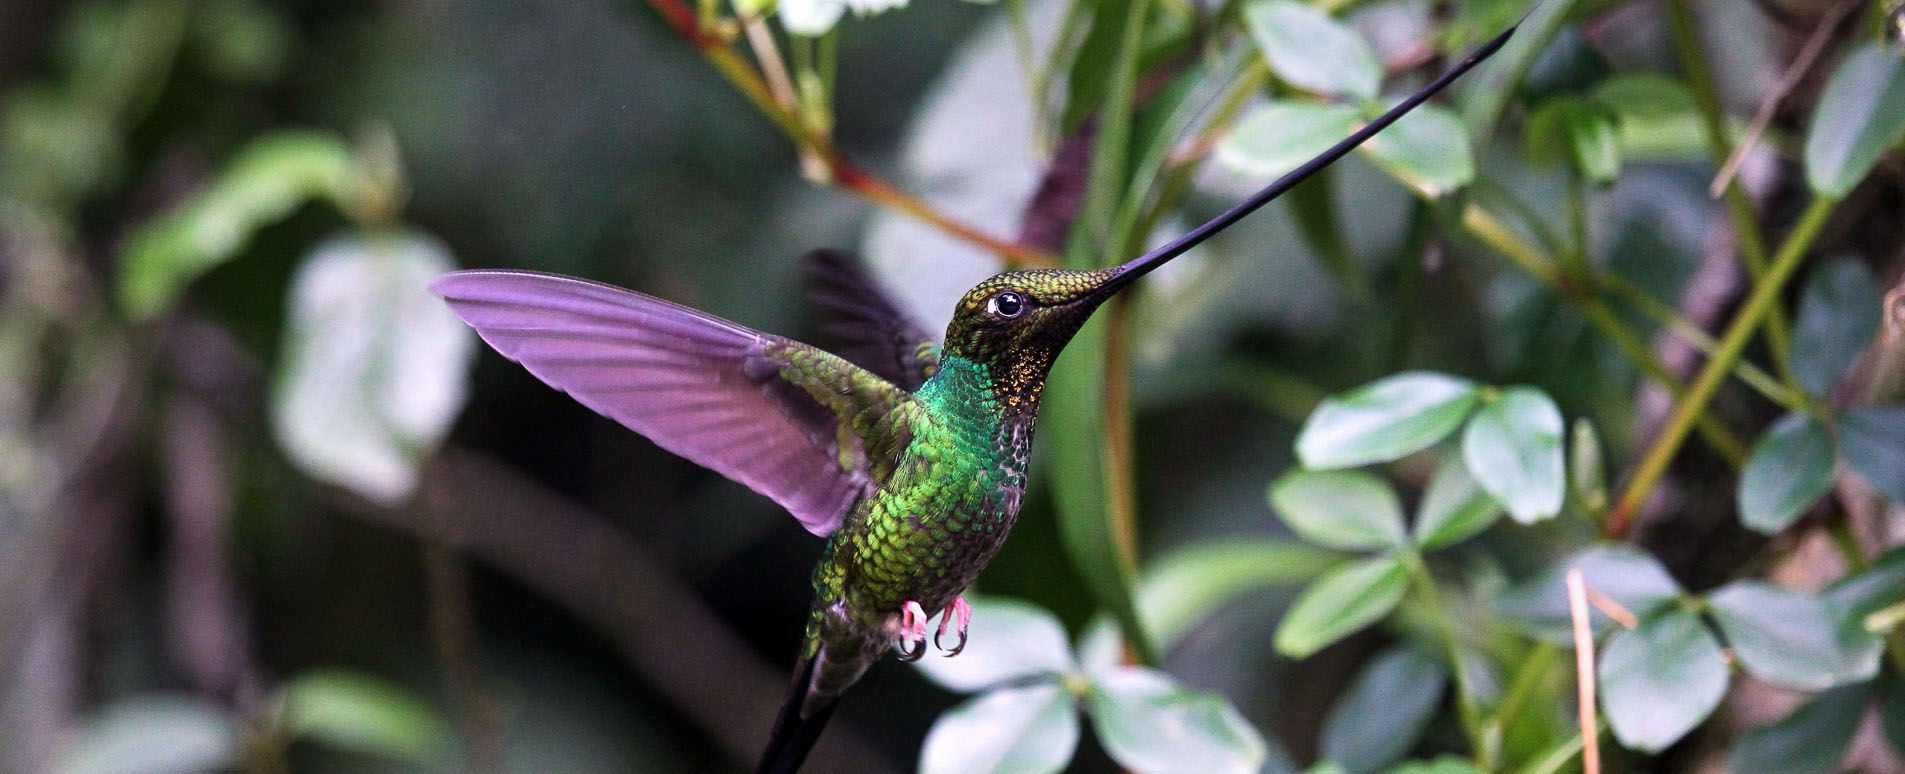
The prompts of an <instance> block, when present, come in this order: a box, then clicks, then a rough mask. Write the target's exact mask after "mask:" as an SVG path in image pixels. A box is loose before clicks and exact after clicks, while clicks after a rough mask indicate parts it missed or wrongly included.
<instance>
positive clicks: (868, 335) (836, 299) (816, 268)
mask: <svg viewBox="0 0 1905 774" xmlns="http://www.w3.org/2000/svg"><path fill="white" fill-rule="evenodd" d="M805 268H806V275H807V288H808V294H809V295H810V296H812V297H813V300H814V302H815V303H816V304H819V305H820V307H821V308H822V309H825V310H826V311H827V313H828V318H829V319H828V320H827V321H826V322H824V323H822V324H821V326H820V332H821V333H822V334H825V335H826V336H827V337H828V339H829V343H831V344H833V345H834V346H833V347H832V349H833V351H835V352H838V353H840V355H841V357H844V358H846V359H848V360H850V361H853V363H854V364H856V365H859V366H860V367H862V368H865V369H866V370H868V371H872V372H873V373H875V374H877V375H879V376H880V377H881V378H884V379H886V380H887V381H890V382H892V383H894V384H897V385H899V386H900V387H902V388H904V389H907V390H917V389H919V386H920V385H921V384H925V383H926V378H927V377H929V376H932V375H933V372H934V371H937V370H939V345H938V344H937V343H935V342H934V341H933V337H932V335H931V334H928V333H927V332H926V331H925V330H922V329H921V328H920V327H919V324H918V323H915V322H913V320H912V318H910V317H907V316H906V313H905V312H902V311H900V308H899V306H898V305H897V304H894V303H893V300H892V299H891V298H890V297H888V296H887V294H886V292H885V291H883V290H881V289H880V285H879V283H878V282H875V281H874V280H873V278H872V277H870V276H868V275H867V273H866V270H865V269H863V268H861V266H860V261H859V259H858V258H855V257H854V256H853V255H852V254H851V253H847V252H843V251H840V250H815V251H813V252H811V253H808V254H807V260H806V261H805Z"/></svg>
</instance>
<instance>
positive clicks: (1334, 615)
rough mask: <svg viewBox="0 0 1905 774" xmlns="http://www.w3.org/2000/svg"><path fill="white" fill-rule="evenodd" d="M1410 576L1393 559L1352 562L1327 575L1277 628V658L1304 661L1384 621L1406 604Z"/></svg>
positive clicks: (1292, 609) (1309, 590) (1308, 590)
mask: <svg viewBox="0 0 1905 774" xmlns="http://www.w3.org/2000/svg"><path fill="white" fill-rule="evenodd" d="M1408 587H1409V571H1408V568H1406V567H1404V566H1403V564H1402V562H1401V561H1400V560H1398V559H1397V558H1396V557H1393V556H1379V557H1376V558H1374V559H1365V560H1362V561H1357V562H1349V563H1346V564H1344V565H1342V566H1340V567H1337V568H1336V569H1334V570H1330V571H1329V572H1328V573H1325V574H1324V575H1323V577H1321V578H1318V579H1316V583H1314V584H1312V585H1311V586H1310V587H1309V588H1307V589H1304V590H1303V593H1302V594H1301V595H1299V596H1298V597H1297V598H1296V601H1295V602H1293V603H1291V605H1290V609H1289V611H1288V612H1285V613H1284V614H1283V621H1282V622H1281V623H1279V624H1278V625H1277V652H1279V653H1282V654H1284V655H1286V656H1291V657H1293V658H1303V657H1305V656H1308V655H1310V654H1312V653H1315V652H1317V651H1319V650H1322V649H1323V648H1324V647H1326V646H1328V645H1329V644H1330V643H1333V642H1335V641H1337V640H1340V639H1342V638H1344V637H1347V636H1349V635H1351V634H1354V633H1356V632H1357V631H1359V630H1361V629H1362V628H1363V627H1365V626H1368V625H1370V624H1372V623H1375V622H1377V621H1379V620H1382V617H1383V616H1386V615H1388V614H1389V611H1391V610H1394V609H1396V605H1397V604H1398V603H1400V602H1402V595H1403V592H1405V591H1407V590H1408Z"/></svg>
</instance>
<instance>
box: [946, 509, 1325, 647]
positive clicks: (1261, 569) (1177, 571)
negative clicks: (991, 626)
mask: <svg viewBox="0 0 1905 774" xmlns="http://www.w3.org/2000/svg"><path fill="white" fill-rule="evenodd" d="M1339 561H1341V555H1339V554H1337V553H1335V552H1332V551H1325V550H1322V549H1319V548H1316V547H1315V546H1311V545H1307V544H1304V543H1299V542H1297V541H1294V540H1275V539H1267V538H1258V539H1232V540H1224V541H1221V542H1210V543H1203V544H1198V545H1191V546H1185V547H1182V548H1177V549H1173V550H1172V551H1171V552H1170V553H1168V554H1165V555H1163V556H1160V557H1158V558H1157V559H1156V560H1155V561H1153V562H1152V563H1151V566H1150V567H1149V568H1148V569H1147V570H1146V571H1145V572H1144V576H1143V577H1142V578H1141V579H1140V580H1139V582H1138V615H1139V618H1140V619H1142V620H1143V621H1144V628H1145V631H1147V632H1150V634H1151V637H1152V638H1153V640H1154V641H1155V642H1156V643H1157V645H1158V647H1160V648H1169V647H1170V646H1171V644H1172V643H1174V642H1176V640H1177V638H1178V637H1181V636H1183V634H1184V633H1185V632H1186V631H1187V630H1189V629H1190V628H1191V627H1192V626H1195V625H1197V623H1198V622H1199V621H1202V620H1203V619H1204V618H1205V617H1206V616H1208V615H1210V613H1211V612H1212V611H1214V610H1216V609H1217V608H1218V607H1219V606H1222V605H1224V604H1226V603H1228V602H1230V601H1231V600H1233V599H1236V598H1237V597H1238V596H1241V595H1242V594H1244V593H1246V592H1250V591H1254V590H1257V589H1261V588H1264V587H1268V586H1295V585H1299V584H1302V583H1306V582H1308V581H1309V580H1310V579H1311V578H1315V577H1316V576H1318V575H1321V574H1323V573H1324V572H1326V571H1328V570H1329V568H1330V567H1331V566H1332V565H1335V564H1336V563H1337V562H1339ZM960 657H961V658H964V657H965V656H964V655H963V654H962V655H961V656H960Z"/></svg>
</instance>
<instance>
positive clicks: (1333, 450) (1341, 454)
mask: <svg viewBox="0 0 1905 774" xmlns="http://www.w3.org/2000/svg"><path fill="white" fill-rule="evenodd" d="M1475 393H1476V391H1475V384H1474V383H1473V382H1470V381H1468V380H1467V379H1461V378H1458V377H1454V376H1449V375H1447V374H1438V373H1433V372H1430V371H1407V372H1404V373H1400V374H1396V375H1394V376H1389V377H1385V378H1382V379H1378V380H1376V381H1374V382H1370V383H1369V384H1366V385H1363V386H1361V387H1358V388H1356V389H1353V390H1350V391H1349V392H1346V393H1343V394H1341V395H1333V396H1331V397H1329V398H1326V399H1324V400H1323V403H1322V405H1320V406H1317V408H1316V411H1314V412H1312V413H1311V414H1310V418H1309V419H1308V420H1306V421H1305V422H1304V423H1303V430H1302V431H1301V432H1299V433H1297V437H1296V453H1297V457H1299V458H1301V459H1302V460H1303V464H1304V465H1305V466H1306V467H1311V468H1347V467H1353V466H1356V465H1365V464H1368V463H1371V462H1388V461H1390V460H1393V459H1397V458H1399V457H1402V456H1403V455H1406V454H1409V453H1410V452H1414V451H1416V450H1419V449H1422V448H1425V447H1427V446H1428V445H1429V444H1432V443H1435V442H1436V441H1439V440H1442V438H1443V437H1444V436H1446V435H1448V434H1449V433H1450V432H1451V431H1453V430H1454V429H1455V428H1456V427H1458V426H1460V425H1461V424H1462V420H1464V419H1467V418H1468V414H1469V411H1470V410H1471V409H1473V408H1474V407H1475V397H1476V394H1475Z"/></svg>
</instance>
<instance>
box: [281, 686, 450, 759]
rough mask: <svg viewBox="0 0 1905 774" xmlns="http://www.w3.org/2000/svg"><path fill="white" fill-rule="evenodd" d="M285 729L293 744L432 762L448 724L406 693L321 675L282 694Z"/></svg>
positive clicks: (446, 736) (397, 688)
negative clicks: (313, 743)
mask: <svg viewBox="0 0 1905 774" xmlns="http://www.w3.org/2000/svg"><path fill="white" fill-rule="evenodd" d="M283 702H284V729H285V733H287V734H289V735H290V736H291V737H292V738H294V739H308V740H311V741H316V742H321V743H323V744H326V745H330V746H332V747H336V748H338V749H341V750H353V751H356V752H363V753H370V754H374V755H382V756H386V757H391V758H397V759H401V760H411V761H422V760H428V759H429V758H430V757H431V756H433V755H435V754H436V753H437V752H438V751H439V750H441V749H443V747H444V745H446V744H448V742H449V739H450V728H449V724H448V723H446V722H444V720H443V717H442V716H441V715H439V714H438V713H437V711H436V710H435V709H434V708H432V707H431V706H430V705H428V704H425V703H424V702H423V700H421V699H419V698H417V697H416V696H415V695H413V694H412V693H410V692H409V691H407V690H405V689H403V688H402V687H400V686H398V685H396V684H393V683H391V682H388V681H386V680H383V679H380V678H377V677H373V676H371V675H367V674H364V673H361V672H353V671H350V670H345V669H317V670H312V671H309V672H303V673H301V674H299V675H297V676H296V677H293V678H292V679H291V681H290V682H288V683H286V684H285V686H284V689H283Z"/></svg>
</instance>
